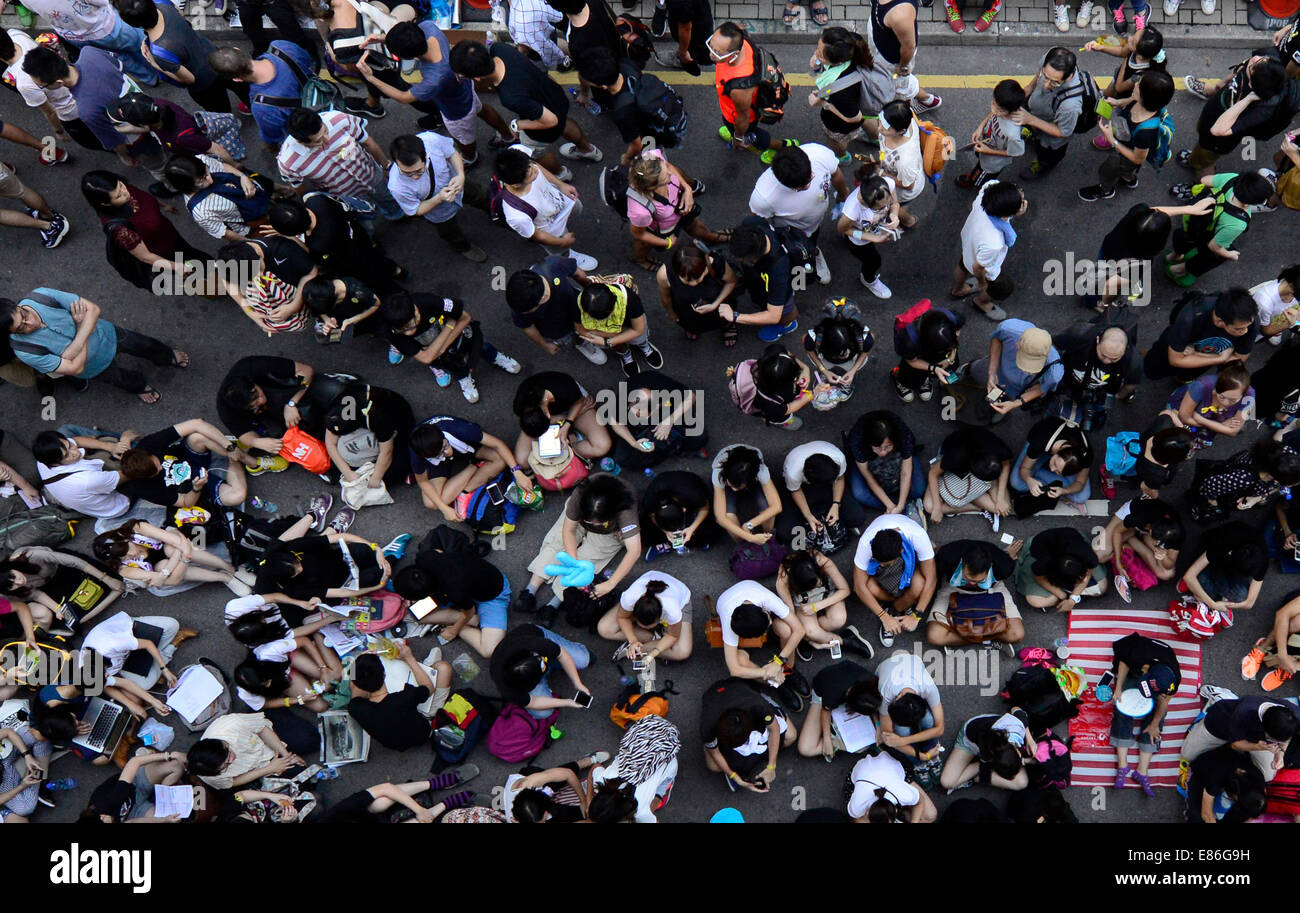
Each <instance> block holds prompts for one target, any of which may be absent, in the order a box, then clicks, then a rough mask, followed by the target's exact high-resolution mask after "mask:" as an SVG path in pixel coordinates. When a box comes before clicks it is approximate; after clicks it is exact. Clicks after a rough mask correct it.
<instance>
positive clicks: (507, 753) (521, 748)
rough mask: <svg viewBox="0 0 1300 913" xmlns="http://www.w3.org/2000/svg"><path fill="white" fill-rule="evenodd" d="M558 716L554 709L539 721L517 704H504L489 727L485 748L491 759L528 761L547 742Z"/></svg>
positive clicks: (514, 762)
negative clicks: (552, 725)
mask: <svg viewBox="0 0 1300 913" xmlns="http://www.w3.org/2000/svg"><path fill="white" fill-rule="evenodd" d="M559 716H560V712H559V711H558V710H555V711H552V713H551V715H550V716H548V717H546V718H545V719H541V720H539V719H537V718H536V717H535V716H533V715H532V714H531V713H529V712H528V711H527V710H525V709H524V708H523V707H520V706H519V705H518V704H509V703H507V704H504V705H503V706H502V707H501V712H500V713H499V714H498V715H497V718H496V719H495V720H493V722H492V725H491V726H489V727H488V731H487V749H488V751H490V752H491V753H492V755H493V757H496V758H499V759H500V760H502V761H505V762H507V763H510V764H517V763H519V762H520V761H531V760H532V759H533V758H535V757H537V756H538V755H539V754H541V752H542V749H543V748H545V747H546V745H547V743H548V742H549V741H550V738H551V724H552V723H554V722H555V721H556V719H558V718H559Z"/></svg>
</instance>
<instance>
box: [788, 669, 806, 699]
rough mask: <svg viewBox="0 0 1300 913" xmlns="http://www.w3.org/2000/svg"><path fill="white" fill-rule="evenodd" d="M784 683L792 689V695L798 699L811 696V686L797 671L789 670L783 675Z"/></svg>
mask: <svg viewBox="0 0 1300 913" xmlns="http://www.w3.org/2000/svg"><path fill="white" fill-rule="evenodd" d="M785 683H786V684H787V685H789V686H790V687H791V688H793V689H794V693H795V694H797V695H799V696H800V697H807V696H808V695H810V694H812V686H811V685H809V684H808V679H806V678H805V677H804V674H803V673H802V672H800V671H799V670H798V669H791V670H790V671H789V672H787V673H786V674H785Z"/></svg>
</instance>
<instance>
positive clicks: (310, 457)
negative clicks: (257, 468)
mask: <svg viewBox="0 0 1300 913" xmlns="http://www.w3.org/2000/svg"><path fill="white" fill-rule="evenodd" d="M281 440H282V441H283V444H282V445H281V447H280V456H282V457H284V458H285V459H286V460H288V461H289V462H290V463H297V464H298V465H299V466H301V467H302V468H303V469H306V470H307V471H308V472H314V473H316V474H317V475H320V474H321V473H325V472H329V471H330V455H329V451H327V450H326V449H325V444H324V442H323V441H318V440H317V439H316V438H314V437H312V436H311V435H310V434H308V433H307V432H306V431H303V430H302V429H301V428H299V427H298V426H296V425H295V426H294V427H292V428H290V429H289V430H288V431H286V432H285V433H284V437H283V438H281Z"/></svg>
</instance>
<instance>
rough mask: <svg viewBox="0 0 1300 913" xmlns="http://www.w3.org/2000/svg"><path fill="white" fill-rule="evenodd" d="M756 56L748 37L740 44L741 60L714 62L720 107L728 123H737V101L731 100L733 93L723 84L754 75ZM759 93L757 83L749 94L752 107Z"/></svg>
mask: <svg viewBox="0 0 1300 913" xmlns="http://www.w3.org/2000/svg"><path fill="white" fill-rule="evenodd" d="M756 57H757V53H756V52H755V50H754V45H753V44H751V43H750V41H749V39H748V38H746V39H744V40H743V41H742V42H741V45H740V60H739V61H737V62H736V63H734V64H727V63H721V62H718V63H715V64H714V67H713V85H714V87H715V88H716V89H717V90H718V107H719V108H720V109H722V119H723V120H724V121H726V122H727V123H728V124H732V125H734V124H735V123H736V105H735V102H733V101H732V100H731V95H730V94H729V93H728V92H727V90H726V89H725V88H723V86H725V85H726V84H727V83H728V82H729V81H730V80H733V79H743V78H744V77H746V76H752V75H753V74H754V68H755V66H756V65H757V64H756V62H755V58H756ZM757 95H758V86H757V84H756V85H755V86H754V88H753V89H752V90H751V94H750V96H749V103H750V106H751V107H752V106H753V104H754V99H755V97H756V96H757ZM754 120H757V118H754Z"/></svg>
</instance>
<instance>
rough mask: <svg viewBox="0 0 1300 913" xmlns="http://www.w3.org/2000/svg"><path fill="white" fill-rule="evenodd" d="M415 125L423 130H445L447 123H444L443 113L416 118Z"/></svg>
mask: <svg viewBox="0 0 1300 913" xmlns="http://www.w3.org/2000/svg"><path fill="white" fill-rule="evenodd" d="M415 125H416V126H417V127H419V128H420V129H422V130H445V129H446V127H447V125H446V124H445V123H443V120H442V115H441V114H426V115H424V117H418V118H416V119H415Z"/></svg>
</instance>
